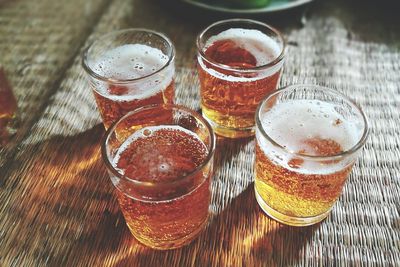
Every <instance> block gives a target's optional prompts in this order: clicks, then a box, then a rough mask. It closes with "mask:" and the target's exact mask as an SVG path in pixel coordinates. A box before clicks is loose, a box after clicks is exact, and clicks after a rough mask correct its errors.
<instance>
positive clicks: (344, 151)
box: [255, 85, 368, 226]
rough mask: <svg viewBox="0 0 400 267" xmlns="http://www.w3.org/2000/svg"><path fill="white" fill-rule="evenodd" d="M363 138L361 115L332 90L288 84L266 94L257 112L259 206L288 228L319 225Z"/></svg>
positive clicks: (365, 122)
mask: <svg viewBox="0 0 400 267" xmlns="http://www.w3.org/2000/svg"><path fill="white" fill-rule="evenodd" d="M367 135H368V125H367V119H366V117H365V115H364V113H363V112H362V110H361V109H360V108H359V107H358V106H357V105H356V104H355V103H354V102H352V101H351V100H350V99H348V98H347V97H346V96H344V95H343V94H341V93H339V92H337V91H334V90H331V89H328V88H324V87H320V86H315V85H292V86H288V87H286V88H284V89H281V90H278V91H276V92H274V93H272V94H270V95H269V96H268V97H267V98H265V99H264V100H263V101H262V102H261V104H260V105H259V107H258V109H257V111H256V158H255V194H256V198H257V201H258V204H259V205H260V207H261V208H262V209H263V210H264V211H265V213H267V214H268V215H269V216H270V217H272V218H274V219H276V220H278V221H280V222H282V223H285V224H289V225H294V226H305V225H311V224H314V223H317V222H319V221H321V220H323V219H324V218H325V217H327V216H328V214H329V212H330V210H331V209H332V206H333V205H334V204H335V202H336V200H337V199H338V198H339V196H340V194H341V192H342V189H343V185H344V184H345V182H346V179H347V177H348V176H349V174H350V172H351V169H352V167H353V165H354V162H355V161H356V159H357V156H358V154H359V152H360V151H361V148H362V147H363V145H364V143H365V141H366V139H367Z"/></svg>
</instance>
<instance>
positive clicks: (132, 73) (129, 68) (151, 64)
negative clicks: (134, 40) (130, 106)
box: [93, 44, 175, 101]
mask: <svg viewBox="0 0 400 267" xmlns="http://www.w3.org/2000/svg"><path fill="white" fill-rule="evenodd" d="M167 62H168V57H167V56H166V55H165V54H164V53H163V52H162V51H161V50H159V49H157V48H154V47H150V46H147V45H143V44H126V45H122V46H118V47H116V48H114V49H111V50H108V51H107V52H106V53H104V54H103V55H102V57H101V58H100V59H99V60H97V62H95V63H94V64H93V69H94V71H95V72H96V73H97V74H99V75H101V76H104V77H107V78H110V79H115V80H127V79H137V78H140V77H144V76H148V75H150V74H152V73H154V72H155V71H157V70H159V69H161V68H162V67H163V66H165V64H166V63H167ZM174 71H175V70H174V65H173V64H170V65H169V66H168V67H167V68H165V69H164V70H162V71H160V72H158V73H156V74H154V75H153V76H151V77H149V78H145V79H143V80H138V81H135V82H132V83H128V84H122V86H124V87H126V88H127V89H128V92H127V94H124V95H112V94H110V93H109V92H108V85H107V84H100V85H96V90H97V91H98V93H99V94H101V95H103V96H105V97H107V98H110V99H113V100H114V101H132V100H138V99H144V98H148V97H150V96H152V95H155V94H157V93H158V92H159V91H161V90H164V89H165V88H166V87H167V86H168V85H169V84H170V83H171V82H172V79H173V75H174Z"/></svg>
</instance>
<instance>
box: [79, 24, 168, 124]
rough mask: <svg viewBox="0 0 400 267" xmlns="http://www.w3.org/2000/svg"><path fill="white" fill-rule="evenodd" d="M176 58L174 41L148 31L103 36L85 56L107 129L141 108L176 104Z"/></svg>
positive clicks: (132, 30)
mask: <svg viewBox="0 0 400 267" xmlns="http://www.w3.org/2000/svg"><path fill="white" fill-rule="evenodd" d="M174 58H175V50H174V46H173V44H172V43H171V41H170V40H169V39H168V38H167V37H166V36H165V35H163V34H161V33H158V32H154V31H151V30H146V29H126V30H120V31H115V32H111V33H108V34H105V35H103V36H102V37H100V38H99V39H98V40H96V41H95V42H93V44H92V45H91V46H89V48H88V49H86V51H85V52H84V54H83V60H82V64H83V67H84V69H85V70H86V72H87V73H88V76H89V83H90V86H91V88H92V89H93V93H94V97H95V99H96V103H97V107H98V109H99V111H100V114H101V117H102V119H103V123H104V126H105V128H106V129H107V128H108V127H109V126H110V125H111V123H113V122H115V121H116V120H118V119H119V118H121V117H122V116H123V115H125V114H126V113H127V112H129V111H132V110H134V109H136V108H138V107H142V106H146V105H151V104H163V103H169V104H172V103H173V102H174V73H175V67H174Z"/></svg>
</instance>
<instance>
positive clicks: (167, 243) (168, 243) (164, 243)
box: [127, 217, 208, 250]
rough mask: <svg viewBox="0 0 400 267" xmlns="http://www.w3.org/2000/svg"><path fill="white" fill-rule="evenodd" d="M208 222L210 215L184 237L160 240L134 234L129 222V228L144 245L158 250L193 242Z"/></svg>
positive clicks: (174, 247)
mask: <svg viewBox="0 0 400 267" xmlns="http://www.w3.org/2000/svg"><path fill="white" fill-rule="evenodd" d="M207 223H208V217H207V220H205V221H204V222H203V224H201V225H200V226H199V228H198V229H196V230H195V231H194V232H192V233H190V234H188V235H186V236H184V237H182V238H179V239H176V240H159V241H155V240H148V239H144V238H140V237H138V236H136V235H135V234H134V232H133V231H132V229H131V228H130V227H129V225H128V224H127V226H128V228H129V230H130V232H131V234H132V235H133V237H134V238H135V239H136V240H137V241H138V242H139V243H141V244H142V245H144V246H146V247H150V248H152V249H157V250H169V249H176V248H180V247H183V246H185V245H188V244H189V243H191V242H192V241H193V240H195V239H196V237H197V236H198V235H199V234H200V233H201V232H202V231H203V229H204V228H205V226H206V225H207Z"/></svg>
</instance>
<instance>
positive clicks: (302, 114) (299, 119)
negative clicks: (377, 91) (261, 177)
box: [257, 100, 363, 174]
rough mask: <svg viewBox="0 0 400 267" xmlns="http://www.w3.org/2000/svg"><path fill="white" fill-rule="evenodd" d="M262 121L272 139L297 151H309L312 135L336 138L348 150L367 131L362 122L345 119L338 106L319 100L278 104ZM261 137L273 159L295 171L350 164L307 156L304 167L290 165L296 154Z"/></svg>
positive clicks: (312, 171)
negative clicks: (313, 159) (309, 141)
mask: <svg viewBox="0 0 400 267" xmlns="http://www.w3.org/2000/svg"><path fill="white" fill-rule="evenodd" d="M261 124H262V127H263V129H264V131H265V132H266V133H267V135H268V136H269V137H270V138H271V139H272V140H274V141H275V142H276V143H278V144H279V145H280V146H283V147H285V149H286V150H288V151H292V152H293V153H298V152H299V151H307V150H309V147H308V146H307V144H305V143H304V140H310V139H312V138H320V139H327V140H333V141H335V142H336V143H338V144H339V145H340V146H341V149H342V150H343V151H346V150H349V149H351V148H352V147H353V146H354V145H356V143H357V142H358V140H360V138H361V135H362V134H363V127H362V125H358V124H356V123H354V121H351V119H348V118H345V117H344V116H343V115H342V114H340V113H339V112H338V106H337V105H334V104H331V103H326V102H321V101H318V100H290V101H286V102H285V103H284V104H282V103H279V104H276V105H275V106H273V107H272V109H271V110H270V111H269V112H267V113H265V114H263V115H262V118H261ZM257 140H258V142H259V145H260V147H261V149H262V150H263V151H264V153H265V154H266V155H267V156H268V157H269V158H270V159H271V160H273V161H275V162H277V163H278V164H280V165H283V166H284V167H285V168H287V169H290V170H292V171H296V172H301V173H307V174H316V173H318V174H325V173H326V174H327V173H333V172H337V171H339V170H341V169H343V168H344V167H346V166H345V165H347V164H348V162H347V161H340V162H338V163H332V164H320V162H316V161H314V162H313V161H311V160H307V159H306V160H304V162H303V163H302V165H301V167H300V168H291V167H290V166H289V165H288V164H289V161H290V160H291V159H293V155H291V154H289V153H284V152H283V151H282V150H280V149H277V148H274V146H273V145H271V144H270V142H269V141H267V140H265V138H264V137H262V136H261V133H259V132H258V133H257ZM304 153H305V154H307V152H304ZM346 162H347V163H346Z"/></svg>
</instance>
